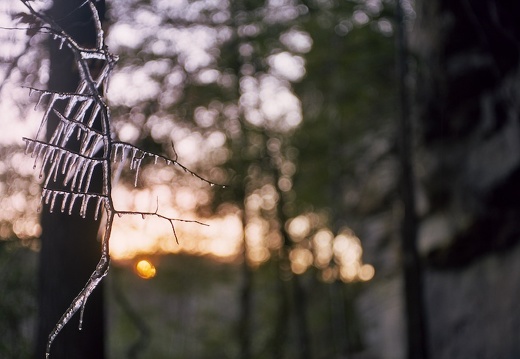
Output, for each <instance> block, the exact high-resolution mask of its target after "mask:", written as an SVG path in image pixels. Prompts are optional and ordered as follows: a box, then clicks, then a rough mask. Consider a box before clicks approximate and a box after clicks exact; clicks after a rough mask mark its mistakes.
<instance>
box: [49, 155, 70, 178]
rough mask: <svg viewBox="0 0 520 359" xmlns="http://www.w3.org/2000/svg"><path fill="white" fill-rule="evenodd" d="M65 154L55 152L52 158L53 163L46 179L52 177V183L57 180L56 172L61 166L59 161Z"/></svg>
mask: <svg viewBox="0 0 520 359" xmlns="http://www.w3.org/2000/svg"><path fill="white" fill-rule="evenodd" d="M64 153H66V152H65V151H64V150H61V149H60V150H57V151H56V155H55V156H54V162H53V164H52V167H51V170H50V171H49V175H48V177H50V176H51V175H52V180H53V181H54V182H56V181H57V179H58V172H59V168H60V164H61V159H62V158H63V154H64Z"/></svg>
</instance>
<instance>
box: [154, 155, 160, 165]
mask: <svg viewBox="0 0 520 359" xmlns="http://www.w3.org/2000/svg"><path fill="white" fill-rule="evenodd" d="M158 159H159V156H157V155H155V156H153V164H154V165H156V164H157V160H158Z"/></svg>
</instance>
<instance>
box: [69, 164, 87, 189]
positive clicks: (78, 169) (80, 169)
mask: <svg viewBox="0 0 520 359" xmlns="http://www.w3.org/2000/svg"><path fill="white" fill-rule="evenodd" d="M86 165H87V160H86V159H85V158H83V157H79V156H78V160H77V161H76V167H75V170H74V174H73V177H72V183H71V184H70V189H71V190H73V191H74V188H76V182H77V181H78V175H79V174H80V172H81V173H84V172H85V166H86Z"/></svg>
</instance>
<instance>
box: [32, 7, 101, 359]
mask: <svg viewBox="0 0 520 359" xmlns="http://www.w3.org/2000/svg"><path fill="white" fill-rule="evenodd" d="M82 3H83V0H54V4H53V7H52V9H51V10H50V11H49V13H48V15H49V16H50V17H51V18H52V19H54V20H55V21H56V23H58V24H59V25H60V26H61V27H62V28H63V29H64V30H65V31H66V32H67V33H68V34H70V35H71V36H72V38H73V39H74V40H75V41H76V42H78V43H79V44H80V45H82V46H85V47H88V46H91V47H93V46H94V45H95V39H96V30H95V27H94V23H93V21H91V19H92V14H91V12H90V10H89V8H88V6H83V7H82V8H80V9H78V10H76V9H77V8H78V6H80V5H81V4H82ZM97 6H98V9H99V11H100V15H101V18H102V17H103V14H104V1H99V2H97ZM49 54H50V77H49V86H48V88H49V90H52V91H60V92H74V91H75V90H76V88H77V85H78V81H79V74H78V71H77V67H76V65H75V63H74V59H73V55H72V53H71V52H70V51H69V50H68V49H67V48H66V47H65V46H64V47H63V48H62V49H60V48H59V42H58V41H52V40H51V41H50V44H49ZM56 124H57V122H55V121H49V123H48V129H47V133H52V129H53V128H54V127H55V126H56ZM101 182H102V177H101V173H95V176H94V177H93V178H92V185H91V188H96V187H100V186H101ZM58 183H59V180H58ZM78 212H79V211H73V213H72V215H69V214H68V213H67V211H66V212H65V213H60V211H57V210H56V211H54V213H49V210H48V208H47V206H43V207H42V215H41V226H42V234H41V244H42V246H41V252H40V263H39V267H40V269H39V296H38V306H39V315H38V324H37V334H36V348H35V358H36V359H43V358H44V357H45V350H46V346H47V338H48V335H49V334H50V332H51V331H52V329H53V328H54V326H55V325H56V323H57V322H58V320H59V318H60V317H61V315H62V314H63V313H64V312H65V310H66V309H67V308H68V306H69V305H70V303H71V302H72V300H73V299H74V298H75V297H76V295H77V294H78V293H79V292H80V290H81V289H82V288H83V286H84V285H85V283H86V282H87V280H88V278H89V277H90V274H91V273H92V272H93V271H94V269H95V267H96V264H97V262H98V260H99V257H100V253H101V252H100V243H99V241H98V240H97V234H98V228H99V221H94V220H93V216H92V215H88V216H87V217H86V218H85V219H84V218H81V217H80V216H79V213H78ZM76 318H77V319H76V320H74V319H73V320H72V321H71V322H70V323H69V324H68V325H66V326H65V328H64V329H63V330H62V331H61V332H60V333H59V335H58V336H57V338H56V340H55V341H54V343H53V344H52V348H51V358H52V359H71V358H74V359H83V358H85V359H87V358H89V359H92V358H96V359H103V358H104V357H105V356H104V351H105V348H104V337H105V333H104V311H103V291H102V286H100V287H98V288H97V289H96V290H95V291H94V293H93V294H92V295H91V296H90V297H89V299H88V302H87V305H86V309H85V313H84V318H83V329H82V330H81V331H80V330H78V324H79V315H77V316H76Z"/></svg>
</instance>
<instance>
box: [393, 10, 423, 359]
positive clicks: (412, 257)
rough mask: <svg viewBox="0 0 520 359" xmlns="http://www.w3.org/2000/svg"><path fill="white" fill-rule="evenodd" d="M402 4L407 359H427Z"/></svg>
mask: <svg viewBox="0 0 520 359" xmlns="http://www.w3.org/2000/svg"><path fill="white" fill-rule="evenodd" d="M402 10H403V9H402V6H401V2H400V1H398V2H397V3H396V18H397V49H398V58H397V67H398V71H397V72H398V76H399V79H398V80H399V86H400V89H399V92H400V100H401V104H400V105H401V118H400V124H399V132H400V136H399V137H400V138H399V148H400V154H399V156H400V163H401V178H400V183H401V198H402V202H403V209H404V217H403V221H402V224H401V236H402V256H403V272H404V299H405V307H406V326H407V340H408V341H407V346H408V359H427V358H428V350H427V348H428V346H427V333H426V319H425V311H424V298H423V296H424V294H423V271H422V265H421V261H420V257H419V253H418V250H417V215H416V209H415V193H414V191H415V190H414V173H413V168H412V162H413V161H412V152H411V145H412V139H411V137H412V130H411V127H412V126H411V120H410V101H409V98H408V88H407V86H406V83H407V77H408V57H407V37H406V28H405V23H404V16H403V13H402Z"/></svg>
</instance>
